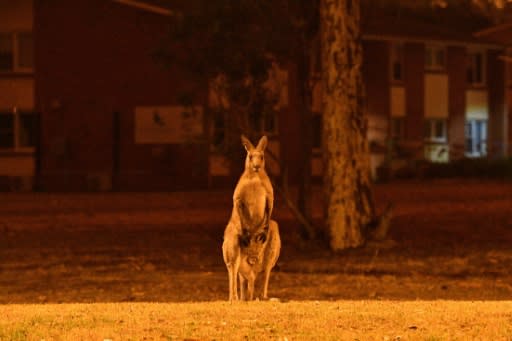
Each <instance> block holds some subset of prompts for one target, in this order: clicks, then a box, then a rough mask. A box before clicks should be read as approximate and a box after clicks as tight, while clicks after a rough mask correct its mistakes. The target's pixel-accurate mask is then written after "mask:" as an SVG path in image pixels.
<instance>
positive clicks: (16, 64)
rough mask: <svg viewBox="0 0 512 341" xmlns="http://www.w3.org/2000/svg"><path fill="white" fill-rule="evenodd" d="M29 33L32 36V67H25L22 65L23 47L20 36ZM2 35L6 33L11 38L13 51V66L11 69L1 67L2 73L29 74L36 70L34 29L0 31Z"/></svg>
mask: <svg viewBox="0 0 512 341" xmlns="http://www.w3.org/2000/svg"><path fill="white" fill-rule="evenodd" d="M24 34H29V35H30V36H31V37H32V67H24V66H21V65H20V61H21V47H20V36H21V35H24ZM0 35H5V36H7V37H9V38H10V44H11V51H12V61H11V62H12V67H11V69H9V70H8V69H5V70H2V69H0V75H9V74H27V73H33V72H34V65H33V64H34V58H33V55H34V35H33V32H32V31H14V32H0Z"/></svg>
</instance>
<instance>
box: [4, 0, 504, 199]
mask: <svg viewBox="0 0 512 341" xmlns="http://www.w3.org/2000/svg"><path fill="white" fill-rule="evenodd" d="M157 4H158V3H157V2H155V1H149V0H147V1H105V0H76V1H65V0H49V1H39V0H34V1H32V0H19V1H14V2H13V1H8V0H0V189H11V190H13V189H14V190H23V189H30V188H32V187H34V186H35V187H37V188H38V189H40V190H48V191H109V190H126V191H151V190H161V191H166V190H169V191H171V190H189V189H205V188H210V187H216V186H233V185H234V183H235V182H234V181H235V180H234V179H235V178H236V177H237V176H238V175H239V174H240V172H241V170H242V167H243V165H242V164H240V165H231V166H230V165H229V164H228V163H226V161H225V160H224V158H223V157H222V156H221V155H220V154H218V153H217V152H216V151H215V146H214V145H215V144H216V143H218V141H217V139H218V138H219V136H220V138H222V133H221V131H222V129H224V128H225V127H223V126H222V122H220V123H219V122H215V121H214V120H212V119H211V117H210V115H208V112H209V110H210V109H211V107H212V105H214V103H213V102H215V100H214V99H213V98H212V94H211V91H210V89H209V82H208V80H205V81H204V83H201V84H198V83H197V82H195V83H193V82H191V81H190V80H188V77H187V76H186V74H185V73H184V71H183V70H180V69H177V68H175V67H167V68H166V67H163V66H162V65H159V64H158V63H157V62H156V61H155V59H154V58H153V55H152V53H153V52H154V51H155V49H156V48H157V47H158V46H159V44H161V43H162V41H163V40H164V39H165V35H166V28H167V25H168V23H169V17H168V16H167V14H168V12H166V10H165V9H164V11H161V10H162V7H158V6H155V5H157ZM159 11H160V12H159ZM162 14H164V15H162ZM363 32H364V36H363V38H364V41H363V48H364V53H365V64H364V66H363V73H364V78H365V81H366V88H367V106H368V108H367V109H368V120H369V129H368V138H369V142H370V146H371V150H372V154H371V158H372V172H373V174H374V176H377V174H378V172H377V169H378V168H379V166H381V165H392V166H393V167H399V166H400V164H404V163H407V162H410V161H411V160H413V161H414V160H429V161H433V162H449V161H451V160H454V159H457V158H462V157H504V156H507V155H510V148H509V145H510V143H511V142H512V141H511V138H510V135H511V134H509V131H511V128H512V126H511V123H510V120H509V119H508V116H509V114H508V110H509V105H508V103H509V101H510V99H511V98H512V96H510V94H509V93H508V92H509V91H510V90H509V87H510V86H511V85H512V83H511V82H510V80H509V78H511V77H508V76H507V75H509V74H512V72H509V71H508V64H507V63H506V61H505V60H504V58H503V55H504V54H506V50H505V48H504V46H505V45H506V43H504V42H503V41H497V40H492V39H490V38H489V37H488V36H487V35H486V34H485V32H484V33H482V34H476V35H471V34H462V33H457V32H450V31H447V30H441V29H439V28H436V27H435V26H432V25H430V26H429V25H419V24H418V23H415V22H414V21H409V22H408V21H405V20H402V21H396V20H395V21H392V22H386V20H384V19H383V20H382V21H379V22H375V23H372V22H370V23H367V24H365V25H364V26H363ZM315 64H316V65H318V64H319V63H315ZM317 71H318V70H317ZM276 77H277V78H278V79H279V82H280V84H281V90H280V91H281V94H280V96H281V99H280V107H279V110H278V113H277V115H276V116H275V117H266V118H263V119H262V121H261V122H258V123H257V127H258V129H259V130H260V131H261V132H262V133H265V134H267V135H268V136H269V140H270V142H269V148H271V150H272V152H273V154H275V155H277V156H279V157H280V158H281V159H282V161H283V162H282V164H286V165H287V169H288V177H289V179H290V181H291V182H292V183H297V182H298V181H300V174H299V172H298V168H299V167H298V165H299V163H300V154H301V150H300V146H301V143H300V142H301V135H300V134H301V124H300V121H299V119H298V115H297V112H298V110H297V106H298V104H297V103H298V101H297V98H298V97H297V96H298V94H297V93H295V90H294V89H295V87H294V86H290V84H293V82H296V80H297V75H296V70H295V69H294V68H293V66H290V67H287V68H286V69H284V70H283V69H280V70H276ZM315 82H316V83H315ZM313 83H314V84H316V86H314V91H313V92H314V96H313V108H312V111H313V114H314V115H313V117H314V119H313V127H314V134H313V135H314V141H313V145H314V146H313V148H314V149H313V159H312V172H313V175H314V176H316V177H320V176H321V174H322V162H321V149H320V136H321V131H320V127H321V105H322V104H321V92H322V89H321V86H320V82H319V81H318V77H315V75H313ZM184 92H192V93H194V101H193V103H189V104H187V105H184V104H183V101H181V100H180V96H181V94H183V93H184ZM268 167H269V168H270V171H271V173H273V174H274V175H279V173H280V172H281V169H280V165H278V164H277V163H275V162H272V161H269V164H268Z"/></svg>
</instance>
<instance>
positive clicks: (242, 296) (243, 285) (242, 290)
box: [238, 273, 247, 301]
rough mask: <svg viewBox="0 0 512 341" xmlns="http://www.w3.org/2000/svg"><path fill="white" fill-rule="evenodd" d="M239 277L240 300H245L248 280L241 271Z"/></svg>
mask: <svg viewBox="0 0 512 341" xmlns="http://www.w3.org/2000/svg"><path fill="white" fill-rule="evenodd" d="M238 278H239V279H240V301H245V288H246V286H247V281H246V280H245V278H244V276H242V274H240V273H239V274H238Z"/></svg>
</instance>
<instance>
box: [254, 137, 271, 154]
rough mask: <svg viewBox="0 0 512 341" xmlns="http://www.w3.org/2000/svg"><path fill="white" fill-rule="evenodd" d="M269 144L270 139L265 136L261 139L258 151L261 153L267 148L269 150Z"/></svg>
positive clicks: (257, 147)
mask: <svg viewBox="0 0 512 341" xmlns="http://www.w3.org/2000/svg"><path fill="white" fill-rule="evenodd" d="M267 142H268V139H267V137H266V136H265V135H263V136H262V137H261V139H260V141H259V142H258V145H257V146H256V149H258V150H259V151H261V152H262V151H264V150H265V148H267Z"/></svg>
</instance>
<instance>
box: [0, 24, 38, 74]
mask: <svg viewBox="0 0 512 341" xmlns="http://www.w3.org/2000/svg"><path fill="white" fill-rule="evenodd" d="M33 69H34V42H33V38H32V33H31V32H16V33H0V72H31V71H33Z"/></svg>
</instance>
